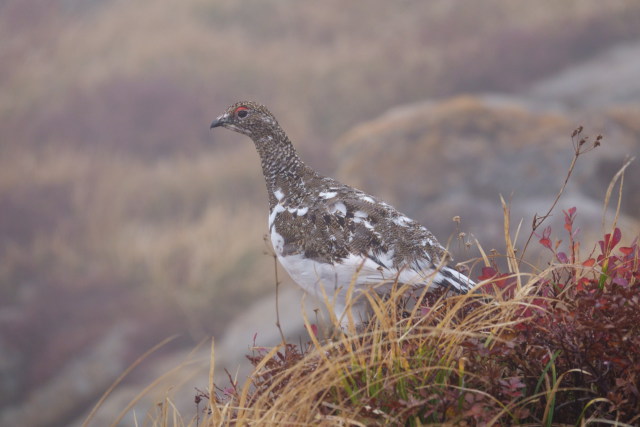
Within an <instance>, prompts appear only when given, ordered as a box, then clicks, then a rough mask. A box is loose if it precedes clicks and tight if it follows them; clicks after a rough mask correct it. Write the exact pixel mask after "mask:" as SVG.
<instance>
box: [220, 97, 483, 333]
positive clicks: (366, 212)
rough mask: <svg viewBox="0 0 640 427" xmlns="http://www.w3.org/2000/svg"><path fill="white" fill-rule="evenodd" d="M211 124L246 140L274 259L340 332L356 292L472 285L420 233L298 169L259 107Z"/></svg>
mask: <svg viewBox="0 0 640 427" xmlns="http://www.w3.org/2000/svg"><path fill="white" fill-rule="evenodd" d="M219 126H222V127H225V128H227V129H231V130H233V131H236V132H239V133H242V134H244V135H247V136H248V137H249V138H251V139H252V140H253V142H254V144H255V146H256V149H257V150H258V154H259V155H260V160H261V163H262V172H263V173H264V178H265V180H266V183H267V192H268V193H269V212H270V213H269V232H270V236H271V243H272V244H273V248H274V250H275V252H276V255H277V257H278V260H279V261H280V264H281V265H282V266H283V267H284V269H285V270H286V271H287V272H288V273H289V275H290V276H291V278H292V279H293V280H294V281H295V282H296V283H298V285H300V286H301V287H302V288H303V289H304V290H305V291H307V292H309V293H311V294H313V295H314V296H316V297H317V298H320V300H324V298H325V297H326V298H328V300H329V301H330V302H331V303H332V304H333V308H334V311H335V314H336V317H337V318H338V319H339V320H340V322H341V325H342V326H343V328H344V327H346V326H347V325H348V318H349V316H347V315H346V311H347V309H348V308H349V309H351V310H352V311H351V313H352V318H353V319H354V321H355V323H356V325H360V324H361V323H362V322H363V321H365V320H366V316H367V312H368V309H369V307H368V303H367V299H366V297H364V296H363V295H362V293H363V292H364V291H366V290H368V289H374V290H375V291H376V292H379V293H384V292H385V291H386V292H388V291H389V289H390V287H391V286H392V285H393V283H394V282H395V283H400V284H409V285H413V286H415V287H424V286H430V287H433V288H436V287H446V288H449V289H450V290H452V291H455V292H457V293H465V292H467V291H468V290H469V289H470V288H471V287H473V285H474V283H473V282H472V281H471V280H470V279H469V278H468V277H466V276H465V275H463V274H461V273H460V272H458V271H456V270H454V269H453V268H450V267H448V266H447V265H446V263H447V261H450V260H448V259H447V257H448V255H447V252H446V251H445V249H444V248H443V247H442V245H440V243H438V241H437V240H436V238H435V237H434V236H433V234H431V232H429V231H428V230H427V229H426V228H424V227H423V226H421V225H420V224H418V223H417V222H416V221H414V220H412V219H410V218H408V217H407V216H405V215H403V214H402V213H400V212H398V211H397V210H396V209H394V208H393V207H392V206H390V205H388V204H387V203H385V202H383V201H381V200H378V199H376V198H375V197H372V196H370V195H368V194H366V193H364V192H362V191H360V190H357V189H355V188H352V187H349V186H348V185H345V184H342V183H340V182H338V181H336V180H334V179H331V178H327V177H324V176H321V175H320V174H318V173H316V172H315V171H314V170H313V169H311V168H310V167H309V166H307V165H305V164H304V163H303V162H302V160H300V157H298V154H297V153H296V150H295V149H294V148H293V145H292V144H291V141H290V140H289V138H288V137H287V135H286V134H285V132H284V131H283V130H282V128H281V127H280V125H279V124H278V122H277V121H276V119H275V117H274V116H273V114H271V113H270V112H269V110H267V108H266V107H264V106H262V105H259V104H257V103H254V102H238V103H236V104H234V105H232V106H230V107H229V108H227V110H226V111H225V113H224V114H222V115H221V116H219V117H218V118H217V119H215V120H214V121H213V123H212V124H211V128H212V129H213V128H216V127H219ZM350 287H353V288H352V289H351V290H350ZM349 299H350V302H351V304H347V300H349ZM347 305H349V307H347Z"/></svg>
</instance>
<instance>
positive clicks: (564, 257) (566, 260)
mask: <svg viewBox="0 0 640 427" xmlns="http://www.w3.org/2000/svg"><path fill="white" fill-rule="evenodd" d="M556 256H557V257H558V261H560V262H561V263H563V264H568V263H569V258H567V254H565V253H564V252H558V255H556Z"/></svg>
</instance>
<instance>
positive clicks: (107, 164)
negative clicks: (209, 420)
mask: <svg viewBox="0 0 640 427" xmlns="http://www.w3.org/2000/svg"><path fill="white" fill-rule="evenodd" d="M638 22H640V4H636V3H634V2H629V1H610V2H607V3H606V5H605V4H603V3H602V2H599V1H595V0H588V1H587V0H585V1H566V2H555V1H543V2H518V3H514V2H510V1H508V0H489V1H485V2H482V3H479V2H465V1H451V0H441V1H431V2H421V1H405V2H402V4H401V6H399V5H398V3H394V2H384V1H380V0H369V1H368V2H367V3H366V6H365V4H364V3H363V2H339V1H337V0H330V1H325V2H320V3H318V2H315V3H306V2H295V1H293V0H283V1H275V0H274V1H264V0H262V1H259V0H248V1H245V2H238V1H227V0H223V1H215V2H209V1H204V0H183V1H181V2H177V1H172V0H157V1H153V2H151V1H146V2H127V1H121V0H102V1H96V0H93V1H89V0H31V1H29V2H25V1H22V0H4V1H2V2H0V62H1V63H2V67H0V95H1V96H0V137H1V140H0V412H1V413H3V415H2V417H5V418H0V424H6V423H7V422H8V421H7V420H16V419H17V420H21V422H22V424H24V425H34V426H35V425H47V424H51V423H63V422H64V421H65V420H69V419H71V418H73V416H74V415H76V414H77V413H78V412H79V411H83V410H86V408H87V406H90V405H91V404H92V402H94V401H95V399H96V398H97V397H98V396H99V395H100V394H101V393H102V391H103V390H104V389H105V388H106V387H107V386H108V385H109V384H110V383H111V381H112V380H113V379H114V378H115V377H117V375H118V374H119V373H120V372H122V370H124V368H126V366H127V365H128V364H129V363H131V362H132V361H133V360H135V359H136V358H137V357H138V356H139V355H140V354H141V353H142V352H144V351H145V350H146V349H148V348H149V347H151V346H152V345H153V344H155V343H157V342H159V341H160V340H162V339H163V338H165V337H167V336H169V335H172V334H174V333H177V334H179V335H180V338H178V339H177V340H176V341H174V342H173V343H172V344H171V345H170V346H169V347H168V348H167V349H166V350H167V351H169V350H175V351H177V350H182V349H184V348H191V347H192V346H193V345H194V343H196V342H198V341H199V340H201V339H203V338H206V337H208V336H210V335H215V336H216V337H220V336H223V335H224V331H225V330H226V329H227V328H228V327H229V325H230V324H232V323H235V322H236V321H234V320H233V319H234V318H236V317H240V318H243V317H245V316H249V313H248V310H249V307H250V304H251V303H252V302H253V301H254V300H256V299H257V298H259V297H260V296H265V295H268V298H270V299H272V298H273V281H274V278H273V265H272V259H271V258H270V257H268V256H265V255H264V252H265V251H266V250H267V246H266V245H265V244H264V243H263V242H262V236H263V234H264V233H265V231H266V217H267V206H266V195H265V194H264V193H265V191H264V184H263V182H262V177H261V175H260V167H259V162H258V158H257V155H256V154H255V152H254V151H255V150H254V148H253V146H252V144H251V143H250V141H248V140H246V138H242V137H240V136H239V135H234V134H232V133H231V132H215V133H209V130H208V127H209V126H208V125H209V123H210V122H211V120H212V119H213V118H214V117H215V116H216V115H218V114H219V113H220V112H221V111H222V110H223V109H224V108H225V107H226V106H227V105H228V104H230V103H232V102H235V101H237V100H241V99H252V100H257V101H260V102H263V103H265V104H267V105H268V106H269V107H270V109H271V110H272V111H273V112H274V113H275V114H276V115H277V117H278V119H279V121H280V123H281V124H282V125H283V126H284V127H285V129H286V130H287V132H288V134H289V136H290V137H291V138H292V140H293V141H294V143H296V145H297V146H298V147H299V149H300V151H301V154H302V156H303V158H304V159H305V160H306V161H307V162H308V163H309V164H310V165H312V166H314V167H316V168H317V169H318V170H320V171H321V172H323V173H326V174H330V175H335V176H338V177H339V178H340V179H343V180H345V181H347V182H348V183H350V184H353V185H357V186H360V187H361V188H363V189H365V190H367V191H369V192H371V193H373V194H376V195H379V196H381V197H382V198H385V199H387V200H389V201H391V202H394V203H397V205H398V207H399V208H400V209H402V210H403V211H405V212H407V213H408V214H411V215H412V216H415V217H416V218H417V219H420V220H421V221H423V222H424V223H425V224H426V225H428V226H429V228H430V229H432V230H433V231H434V233H436V235H438V236H439V237H440V239H441V240H442V241H446V240H447V237H448V236H450V235H452V233H454V231H455V227H454V225H453V224H452V222H451V217H452V216H453V215H461V216H462V217H463V227H467V226H468V227H470V230H471V231H472V232H473V233H474V235H475V237H477V238H478V239H480V241H486V242H490V245H493V244H497V243H495V242H498V241H499V240H498V238H499V233H500V230H501V215H500V210H499V205H498V193H500V192H501V193H503V194H504V195H505V196H509V195H510V194H511V193H513V194H514V197H513V200H514V203H515V202H518V201H523V203H522V204H521V205H519V206H520V207H519V209H520V211H518V215H520V216H524V215H532V214H533V213H534V210H536V211H538V212H539V211H540V210H541V208H539V206H542V207H546V206H548V205H547V204H546V201H547V200H548V197H549V196H553V195H554V193H555V191H557V189H558V187H559V185H560V184H561V182H562V177H563V174H564V172H565V168H566V165H567V164H568V162H569V161H570V154H568V153H570V139H569V135H570V133H571V132H572V130H573V129H574V128H575V127H577V126H578V125H580V124H582V125H585V127H586V129H587V131H589V132H593V133H594V136H595V133H603V134H604V135H605V137H606V143H607V144H608V145H607V148H606V150H600V151H599V152H597V153H594V154H592V155H589V156H590V157H589V159H586V158H585V161H586V164H585V167H584V168H582V169H580V165H579V166H578V172H577V173H579V174H580V175H579V176H578V177H577V178H578V179H577V180H576V181H575V182H574V183H573V184H572V185H575V186H577V187H579V188H577V189H576V192H574V193H572V194H573V195H575V198H574V199H570V201H567V203H570V202H571V201H572V202H575V201H577V202H578V203H579V202H581V201H587V202H588V203H589V209H590V213H589V215H590V216H588V218H589V219H590V220H592V219H594V218H595V219H596V220H597V221H599V217H598V215H599V214H600V213H601V209H600V208H601V204H600V200H601V199H602V196H603V194H604V190H605V189H606V186H607V184H608V182H609V179H610V178H611V176H612V175H613V173H615V171H616V170H617V168H618V167H619V166H620V165H621V164H622V158H624V156H625V155H629V154H638V152H640V149H639V146H638V141H639V134H640V129H639V128H638V126H637V123H639V121H638V118H639V117H638V116H639V114H640V112H639V111H640V110H639V107H638V106H639V105H640V96H638V93H639V91H638V84H637V83H635V86H633V85H634V83H633V81H634V79H632V78H631V77H630V76H634V75H637V74H633V73H632V72H631V73H630V72H628V71H627V73H626V74H625V73H622V72H621V73H620V74H616V70H629V68H628V67H633V66H634V61H635V64H636V65H635V66H637V61H638V59H637V55H636V56H634V55H632V54H625V53H623V54H619V53H618V54H617V55H616V54H615V52H620V49H623V48H624V46H637V44H638V43H639V41H640V26H638V25H637V23H638ZM630 49H632V48H630ZM636 49H637V48H636ZM611 52H614V53H611ZM623 52H628V51H627V50H623ZM599 67H600V68H599ZM603 75H604V76H603ZM585 76H586V77H585ZM606 77H609V78H612V79H613V80H614V81H618V82H624V81H627V82H628V83H627V84H626V85H625V84H622V85H621V84H619V85H618V86H615V85H613V86H607V85H605V84H604V83H603V81H604V78H606ZM598 79H600V80H598ZM625 79H626V80H625ZM635 80H637V79H635ZM607 87H611V88H612V89H610V90H607V89H606V88H607ZM621 87H622V88H623V89H621ZM558 88H560V89H563V90H560V89H558ZM625 89H626V90H625ZM488 93H492V94H493V95H486V94H488ZM496 94H500V95H496ZM460 95H464V96H460ZM583 106H584V107H585V108H582V107H583ZM586 107H588V108H586ZM545 156H546V158H547V161H543V160H542V158H543V157H545ZM637 171H638V167H637V165H634V166H633V167H632V168H631V169H630V170H629V174H631V176H632V177H634V178H632V179H628V180H627V181H626V182H625V185H627V190H626V191H627V194H628V198H626V200H627V202H626V205H625V206H624V207H623V208H624V213H625V215H626V218H627V219H625V220H627V221H628V222H629V224H634V223H636V222H635V221H636V220H637V218H638V217H639V213H638V211H637V206H639V203H640V202H639V201H638V197H639V196H638V194H640V189H639V188H638V184H637V183H638V182H640V178H639V177H638V172H637ZM532 201H535V203H528V202H532ZM564 207H568V206H564ZM580 209H581V207H580V205H579V214H580V213H581V212H582V211H581V210H580ZM585 209H586V208H585ZM592 211H593V212H592ZM585 217H587V213H586V212H585ZM634 218H635V219H634ZM527 221H529V219H527V220H525V222H527ZM597 225H598V226H599V222H597ZM496 233H498V236H497V235H496ZM474 255H475V254H474V253H471V252H463V253H462V256H468V257H470V256H474ZM458 259H459V260H460V255H458ZM299 311H300V310H299V307H293V308H292V309H291V317H292V318H291V320H290V322H291V323H293V324H299V323H296V322H299V317H298V313H299ZM258 318H259V316H258ZM248 327H249V326H248ZM105 343H107V344H105ZM248 344H249V342H248V341H247V340H246V339H245V337H244V336H243V337H241V338H238V343H237V345H238V348H239V350H240V351H242V350H244V349H245V348H246V346H247V345H248ZM232 359H233V357H229V359H228V360H232ZM132 380H134V381H135V378H133V379H132ZM191 390H192V389H191ZM63 396H64V400H63V399H61V400H60V401H59V402H58V401H55V400H54V399H60V398H61V397H63ZM42 402H46V405H47V407H50V408H55V410H54V409H52V410H50V411H47V414H43V413H41V412H40V411H34V406H35V407H38V405H40V404H41V403H42ZM107 415H111V416H112V418H113V416H114V414H107ZM112 418H107V419H112ZM3 421H5V422H3Z"/></svg>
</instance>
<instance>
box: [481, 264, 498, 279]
mask: <svg viewBox="0 0 640 427" xmlns="http://www.w3.org/2000/svg"><path fill="white" fill-rule="evenodd" d="M497 275H498V272H497V271H496V270H495V269H494V268H493V267H482V274H481V275H480V276H478V281H479V282H482V281H483V280H488V279H492V278H494V277H496V276H497Z"/></svg>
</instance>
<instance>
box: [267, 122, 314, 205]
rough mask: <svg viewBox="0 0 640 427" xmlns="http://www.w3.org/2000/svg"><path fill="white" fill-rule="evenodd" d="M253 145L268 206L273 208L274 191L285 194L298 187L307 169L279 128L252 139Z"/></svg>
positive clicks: (275, 201) (274, 202)
mask: <svg viewBox="0 0 640 427" xmlns="http://www.w3.org/2000/svg"><path fill="white" fill-rule="evenodd" d="M254 143H255V146H256V149H257V150H258V154H259V155H260V163H261V164H262V173H263V174H264V179H265V182H266V185H267V193H268V195H269V205H270V207H271V208H273V207H274V206H275V205H276V204H277V203H278V199H277V198H276V196H275V192H276V190H279V191H284V192H285V194H286V193H288V192H289V190H290V189H293V188H295V187H298V186H300V185H301V183H302V176H303V175H304V174H305V171H306V169H308V168H307V166H306V165H305V164H304V163H303V162H302V160H300V157H299V156H298V153H297V152H296V150H295V148H293V145H292V144H291V141H290V140H289V138H288V137H287V135H286V134H285V133H284V131H282V130H281V129H279V128H278V129H276V130H275V131H274V132H272V133H269V134H265V135H263V136H260V137H259V138H256V139H254Z"/></svg>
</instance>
